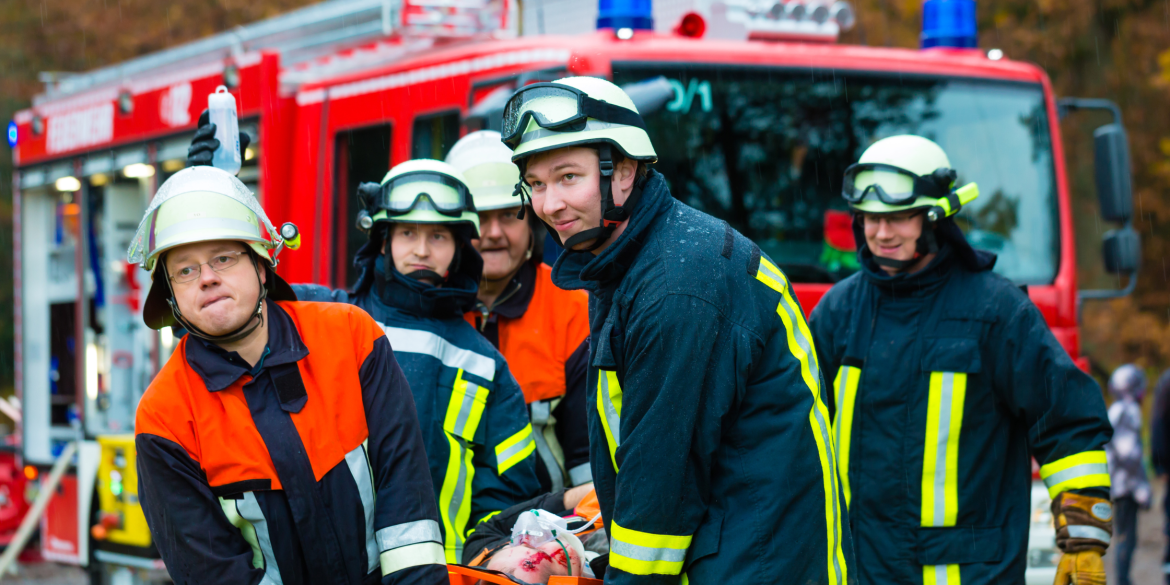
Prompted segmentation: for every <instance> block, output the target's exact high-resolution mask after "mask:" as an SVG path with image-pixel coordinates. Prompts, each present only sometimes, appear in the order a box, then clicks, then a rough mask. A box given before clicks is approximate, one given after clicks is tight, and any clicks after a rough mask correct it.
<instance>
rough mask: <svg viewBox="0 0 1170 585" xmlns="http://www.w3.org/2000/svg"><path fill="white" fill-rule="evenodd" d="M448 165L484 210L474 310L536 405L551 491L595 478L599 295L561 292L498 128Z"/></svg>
mask: <svg viewBox="0 0 1170 585" xmlns="http://www.w3.org/2000/svg"><path fill="white" fill-rule="evenodd" d="M447 162H448V163H450V164H451V166H454V167H455V168H456V169H458V170H459V172H461V173H463V177H464V179H466V181H467V187H468V189H470V190H471V195H472V198H473V199H474V200H475V210H476V211H477V212H479V236H480V237H479V239H477V240H474V241H473V242H472V243H473V244H474V245H475V248H476V250H478V251H479V253H480V256H482V257H483V262H484V265H483V278H482V279H480V283H479V292H478V294H477V300H476V303H475V309H474V310H472V311H469V312H468V313H467V314H466V315H465V316H466V318H467V322H468V323H471V324H472V325H474V326H475V328H476V329H478V330H479V332H480V333H482V334H483V336H484V337H486V338H487V339H488V341H491V342H492V345H493V346H495V347H496V349H498V350H500V353H502V354H504V358H505V359H507V360H508V368H509V369H510V370H511V371H512V374H513V375H514V376H516V381H517V382H519V383H520V388H521V389H522V390H524V400H525V401H527V402H528V414H529V416H530V418H531V420H532V436H533V438H535V439H536V454H537V457H538V461H539V462H540V465H538V466H537V468H536V469H537V475H538V476H539V477H540V485H541V490H542V491H546V492H549V491H551V492H559V491H561V489H563V488H564V487H565V486H566V485H568V486H576V485H581V484H584V483H588V482H590V481H592V479H593V478H592V475H591V474H590V471H589V432H588V430H587V429H586V428H585V368H586V361H587V360H588V359H589V342H588V339H589V295H588V294H586V293H585V292H584V291H579V290H561V289H559V288H557V287H556V285H554V284H553V281H552V268H550V267H549V266H548V265H546V264H545V263H544V262H543V261H542V260H543V256H544V255H543V253H542V249H543V245H542V244H543V241H544V227H543V226H542V225H541V224H540V220H539V219H537V217H536V215H535V214H533V213H532V212H531V210H527V209H526V210H524V211H525V213H521V212H520V208H521V205H520V203H521V202H520V198H519V197H513V196H512V189H513V187H514V186H515V185H516V181H518V180H519V179H520V171H519V169H517V168H516V165H515V163H513V162H512V150H511V149H509V148H508V147H507V146H504V144H503V143H501V142H500V133H499V132H495V131H492V130H480V131H478V132H472V133H471V134H468V135H467V136H464V137H463V138H460V139H459V141H458V142H456V143H455V145H454V146H452V147H451V152H450V153H449V154H448V155H447Z"/></svg>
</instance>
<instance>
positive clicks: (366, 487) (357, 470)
mask: <svg viewBox="0 0 1170 585" xmlns="http://www.w3.org/2000/svg"><path fill="white" fill-rule="evenodd" d="M345 463H346V465H347V466H349V473H350V474H351V475H353V482H354V483H356V484H357V488H358V493H360V494H361V495H362V508H363V509H364V510H365V513H366V560H367V564H368V565H369V566H368V567H367V568H366V571H367V572H369V571H373V570H374V569H376V568H378V545H377V542H376V541H375V540H374V479H373V477H372V476H371V475H370V464H369V461H368V460H367V457H366V448H365V447H364V446H363V445H358V447H357V449H354V450H353V451H350V452H349V453H346V454H345Z"/></svg>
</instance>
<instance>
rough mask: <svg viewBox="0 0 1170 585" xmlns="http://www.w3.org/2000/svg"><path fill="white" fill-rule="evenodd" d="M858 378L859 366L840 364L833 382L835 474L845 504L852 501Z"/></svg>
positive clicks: (859, 374) (859, 376)
mask: <svg viewBox="0 0 1170 585" xmlns="http://www.w3.org/2000/svg"><path fill="white" fill-rule="evenodd" d="M859 380H861V368H858V367H854V366H841V368H840V369H838V370H837V379H836V380H835V381H834V382H833V388H834V392H835V394H836V396H837V419H836V420H835V421H833V436H834V438H836V439H837V474H838V475H840V476H841V489H842V491H844V492H845V505H846V506H849V504H850V502H852V501H853V492H852V491H851V489H850V487H849V448H850V446H851V444H852V442H853V407H854V405H855V404H856V402H857V384H858V381H859Z"/></svg>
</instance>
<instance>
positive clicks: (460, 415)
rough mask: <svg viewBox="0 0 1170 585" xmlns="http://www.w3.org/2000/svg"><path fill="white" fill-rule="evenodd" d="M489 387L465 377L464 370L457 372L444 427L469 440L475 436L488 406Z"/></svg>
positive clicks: (449, 431) (444, 419)
mask: <svg viewBox="0 0 1170 585" xmlns="http://www.w3.org/2000/svg"><path fill="white" fill-rule="evenodd" d="M487 398H488V389H487V388H484V387H483V386H479V385H477V384H474V383H472V382H469V381H467V380H464V379H463V370H458V371H456V373H455V385H454V386H453V387H452V389H451V399H450V401H449V402H448V403H447V414H446V416H445V417H444V418H443V429H444V430H446V431H447V432H448V433H451V434H453V435H456V436H458V437H463V438H464V439H467V440H468V441H470V440H472V439H474V438H475V430H476V429H477V428H479V421H480V419H482V418H483V411H484V408H486V407H487Z"/></svg>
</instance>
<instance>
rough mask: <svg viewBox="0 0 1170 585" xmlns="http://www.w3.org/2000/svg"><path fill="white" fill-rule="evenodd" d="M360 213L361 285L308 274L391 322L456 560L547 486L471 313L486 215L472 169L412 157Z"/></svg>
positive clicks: (516, 396) (517, 408) (504, 371)
mask: <svg viewBox="0 0 1170 585" xmlns="http://www.w3.org/2000/svg"><path fill="white" fill-rule="evenodd" d="M361 196H362V198H363V200H364V207H365V208H364V210H363V211H362V212H360V215H359V220H358V221H359V222H363V223H365V225H366V227H367V228H368V229H369V230H370V240H369V242H368V243H367V244H366V245H365V246H363V247H362V248H361V249H359V250H358V251H357V254H356V257H355V258H354V262H355V263H356V264H357V265H358V266H360V267H361V268H362V273H361V276H359V278H358V282H357V284H356V285H355V288H354V291H353V293H352V294H351V293H347V292H346V291H344V290H337V291H330V290H329V289H327V288H325V287H323V286H317V285H296V286H295V287H293V288H294V290H295V291H296V293H297V296H298V297H299V298H301V299H305V300H331V301H336V302H343V303H352V304H355V305H357V306H359V307H361V308H362V309H364V310H365V311H366V312H367V313H369V314H370V315H371V316H373V318H374V319H375V320H376V321H378V323H380V324H381V325H382V327H383V328H384V329H385V332H386V336H387V337H388V338H389V339H390V343H391V345H393V346H394V351H395V356H396V357H397V359H398V361H399V363H401V364H402V370H403V372H404V373H405V375H406V380H407V381H408V382H409V383H410V389H411V391H412V392H413V393H414V402H415V404H416V405H417V406H418V413H419V420H420V421H422V431H423V440H424V442H425V444H426V451H427V455H428V457H429V459H430V468H431V478H432V480H433V482H434V487H435V497H436V498H438V503H439V514H440V516H441V517H442V525H443V535H444V537H445V540H444V546H445V549H446V551H445V553H446V559H447V562H449V563H458V562H459V559H460V558H462V554H463V543H464V542H465V541H466V538H467V535H468V533H469V532H471V531H472V530H474V529H475V526H476V525H477V524H478V523H479V522H481V521H483V520H484V519H486V518H489V517H491V516H492V515H493V514H495V513H497V512H499V511H501V510H503V509H505V508H508V507H510V506H512V505H514V504H518V503H520V502H523V501H525V500H527V499H529V498H532V497H535V496H536V495H537V494H539V493H540V483H539V481H538V480H537V477H536V456H535V454H534V452H535V450H536V443H535V439H534V438H533V436H532V425H530V424H529V422H528V415H527V414H526V413H525V409H524V395H523V393H522V392H521V390H520V386H518V385H517V384H516V380H515V379H514V378H513V377H512V374H511V373H510V372H509V370H508V364H507V363H506V362H505V361H504V357H503V356H501V355H500V352H498V351H496V349H495V348H493V347H492V345H491V343H489V342H488V341H487V340H486V339H484V338H483V336H481V335H480V334H479V333H477V332H476V331H475V329H474V328H473V327H472V326H471V325H469V324H468V323H467V322H466V321H464V320H463V314H464V312H466V311H468V310H470V309H471V308H472V307H474V306H475V291H476V285H477V284H478V283H479V277H480V272H481V270H482V267H483V262H482V260H481V259H480V257H479V254H478V253H477V252H476V251H475V248H473V247H472V246H471V240H472V239H473V238H474V237H475V236H476V235H477V230H478V227H479V217H478V216H477V215H476V213H475V207H474V204H473V202H472V199H471V194H470V192H469V191H468V190H467V186H466V184H465V183H464V181H463V176H462V174H461V173H459V171H457V170H455V169H454V168H453V167H452V166H451V165H448V164H446V163H444V162H442V161H437V160H413V161H407V162H404V163H402V164H400V165H397V166H395V167H394V168H392V169H390V172H389V173H387V175H386V178H385V179H384V180H383V181H382V184H381V185H379V184H377V183H366V184H364V185H363V187H362V191H361Z"/></svg>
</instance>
